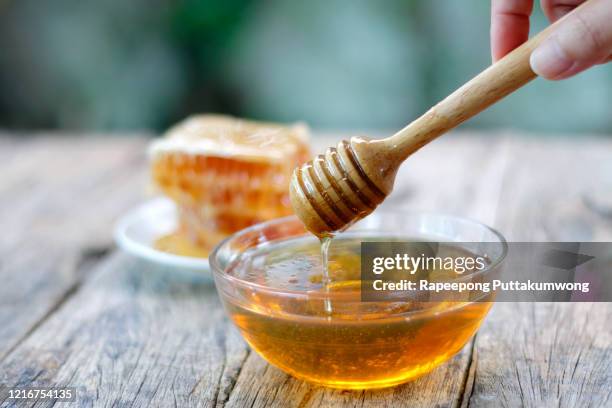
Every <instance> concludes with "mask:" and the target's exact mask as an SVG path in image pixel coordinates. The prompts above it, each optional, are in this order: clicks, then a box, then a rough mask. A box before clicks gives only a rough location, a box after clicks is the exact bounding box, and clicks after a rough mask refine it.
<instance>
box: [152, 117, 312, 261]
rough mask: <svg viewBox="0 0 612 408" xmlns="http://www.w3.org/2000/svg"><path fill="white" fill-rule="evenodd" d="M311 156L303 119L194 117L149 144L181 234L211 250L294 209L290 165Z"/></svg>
mask: <svg viewBox="0 0 612 408" xmlns="http://www.w3.org/2000/svg"><path fill="white" fill-rule="evenodd" d="M309 157H310V151H309V147H308V130H307V128H306V127H305V126H304V125H300V124H297V125H293V126H281V125H278V124H272V123H263V122H254V121H247V120H241V119H236V118H231V117H227V116H219V115H198V116H193V117H190V118H188V119H186V120H185V121H183V122H181V123H179V124H178V125H176V126H174V127H173V128H171V129H170V130H169V131H168V132H167V133H166V135H165V136H164V137H163V138H161V139H158V140H156V141H154V142H153V143H152V144H151V147H150V162H151V172H152V178H153V183H154V185H155V186H156V187H157V188H158V189H159V190H160V191H161V192H162V193H163V194H165V195H166V196H168V197H169V198H171V199H172V200H173V201H174V202H175V203H176V205H177V208H178V213H179V231H177V234H176V235H178V236H180V237H183V238H185V239H187V240H188V241H189V242H190V243H191V244H193V245H196V246H197V247H198V248H200V249H202V250H203V252H202V253H206V252H208V251H210V250H211V249H212V248H213V247H214V246H215V245H216V244H217V243H218V242H219V241H220V240H221V239H223V238H225V237H226V236H228V235H229V234H232V233H234V232H236V231H238V230H240V229H243V228H245V227H248V226H250V225H252V224H255V223H258V222H261V221H265V220H269V219H272V218H277V217H281V216H284V215H288V214H291V206H290V203H289V193H288V191H289V181H290V177H291V173H292V171H293V169H294V168H295V167H296V166H298V165H300V164H301V163H303V162H305V161H306V160H307V159H308V158H309Z"/></svg>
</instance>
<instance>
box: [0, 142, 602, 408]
mask: <svg viewBox="0 0 612 408" xmlns="http://www.w3.org/2000/svg"><path fill="white" fill-rule="evenodd" d="M318 144H319V146H320V147H321V148H322V147H323V146H327V145H329V144H333V141H331V140H330V139H321V140H319V141H318ZM66 152H68V153H67V154H66ZM611 153H612V141H609V140H605V139H591V138H588V139H584V140H581V141H578V142H576V141H570V140H558V139H548V140H541V139H538V140H536V141H530V140H528V139H521V138H519V137H517V135H516V134H510V133H498V134H496V135H491V134H487V135H469V134H461V133H459V134H456V135H453V136H449V137H448V138H444V139H442V140H439V141H436V142H434V143H432V144H431V145H429V146H427V147H426V148H424V149H422V150H421V151H420V152H419V154H417V155H415V156H413V158H412V159H411V160H409V161H408V162H407V163H406V165H405V166H404V167H402V169H401V170H400V172H399V174H398V178H397V181H398V184H397V185H396V189H395V191H394V193H393V194H392V195H391V196H390V199H389V202H387V203H385V204H384V206H387V207H395V208H397V207H399V208H403V209H407V210H414V211H417V210H427V211H438V212H444V213H451V214H457V215H461V216H467V217H471V218H476V219H479V220H481V221H483V222H486V223H489V224H494V225H495V226H497V228H499V229H500V230H501V231H502V232H503V233H504V234H506V236H508V237H509V238H511V239H515V240H519V239H520V240H538V239H539V240H549V239H554V238H558V239H561V240H562V239H569V238H572V239H585V240H589V239H592V240H610V234H611V231H612V220H611V219H610V218H609V216H608V215H606V214H607V212H606V209H605V208H604V207H605V202H606V200H605V197H604V199H603V200H602V199H601V197H602V194H601V190H602V186H608V185H610V186H612V162H611V161H610V160H609V157H610V154H611ZM43 162H44V163H47V164H46V167H44V169H45V170H42V168H43V167H41V166H42V164H41V163H43ZM0 166H2V167H0V168H1V169H2V171H3V177H2V178H0V198H1V200H0V207H1V208H2V210H3V211H0V221H1V222H2V225H3V227H4V225H7V226H8V229H6V231H11V234H4V235H3V236H1V237H0V255H2V257H1V258H0V278H1V279H2V282H3V285H0V356H3V357H0V384H8V385H30V384H47V385H49V384H53V385H73V386H77V387H79V403H78V404H77V405H78V406H128V405H130V406H143V407H149V406H164V407H165V406H220V407H222V406H228V407H242V406H255V407H263V406H283V407H322V406H325V407H328V406H338V407H353V406H363V407H373V406H376V407H378V406H389V407H391V406H416V407H419V406H422V407H429V406H441V407H459V406H461V407H467V406H476V407H480V406H485V407H488V406H508V407H518V406H534V407H541V406H568V407H571V406H609V405H610V401H612V397H611V396H610V390H609V389H610V387H609V384H611V383H612V365H611V362H612V355H611V350H612V338H611V337H612V334H611V333H610V331H609V328H610V327H612V311H611V305H610V304H497V305H495V306H494V308H493V310H492V312H491V313H490V315H489V316H488V317H487V319H486V321H485V324H484V325H483V327H482V329H481V330H480V332H479V334H478V335H477V337H476V339H475V341H474V342H471V343H470V344H468V345H467V346H466V348H464V349H463V350H462V351H461V353H460V354H459V355H458V356H456V357H455V358H454V359H452V360H451V361H449V362H448V363H447V364H444V365H443V366H441V367H439V368H438V369H436V370H435V371H434V372H432V373H431V374H430V375H427V376H425V377H422V378H421V379H419V380H417V381H415V382H412V383H409V384H406V385H403V386H400V387H396V388H393V389H388V390H380V391H363V392H346V391H337V390H330V389H325V388H321V387H314V386H311V385H309V384H307V383H304V382H301V381H298V380H296V379H293V378H292V377H290V376H288V375H286V374H284V373H283V372H281V371H279V370H278V369H276V368H274V367H271V366H269V365H268V364H267V363H265V362H264V361H263V360H262V359H261V358H260V357H259V356H258V355H256V354H255V353H252V352H250V351H249V349H248V347H247V346H246V345H245V344H244V342H243V341H242V340H241V338H240V336H239V334H238V333H237V332H236V330H235V329H234V328H233V327H232V325H231V324H229V322H228V321H227V319H226V317H225V314H224V313H223V310H222V308H221V305H220V303H219V301H218V299H217V297H216V295H215V291H214V288H213V286H212V285H211V283H210V281H207V280H206V279H204V278H203V277H202V276H198V275H187V274H180V273H177V272H176V271H169V270H166V269H164V268H161V267H159V266H154V265H151V264H149V263H146V262H141V261H138V260H135V259H133V258H131V257H129V256H127V255H124V254H121V253H118V252H115V251H112V250H111V249H110V248H112V247H111V241H110V233H111V229H110V226H111V224H112V219H113V217H116V216H117V215H119V214H121V213H122V212H123V211H125V210H127V209H129V207H130V206H131V205H133V204H134V203H136V202H138V201H139V200H141V199H142V197H143V194H142V192H143V190H144V188H145V186H146V177H145V172H146V168H145V158H144V141H143V140H142V139H136V140H124V139H98V138H94V139H79V140H77V139H70V138H60V139H59V140H57V139H52V138H47V137H44V136H43V137H39V138H34V139H26V140H23V141H22V140H16V139H2V138H0ZM610 191H612V188H611V189H610ZM593 202H597V203H599V204H598V205H593ZM601 203H604V207H602V205H600V204H601ZM15 207H16V209H15V211H14V212H11V213H9V212H7V211H6V210H7V209H12V208H15ZM89 208H95V209H96V211H94V212H92V211H90V210H89ZM611 213H612V212H611ZM60 232H64V233H60ZM8 405H9V404H8V401H4V402H2V401H0V406H8ZM41 405H43V406H44V405H45V404H41Z"/></svg>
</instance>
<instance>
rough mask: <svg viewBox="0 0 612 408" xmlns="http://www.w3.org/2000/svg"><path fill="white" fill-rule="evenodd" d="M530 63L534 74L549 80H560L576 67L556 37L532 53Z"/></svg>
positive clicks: (549, 39)
mask: <svg viewBox="0 0 612 408" xmlns="http://www.w3.org/2000/svg"><path fill="white" fill-rule="evenodd" d="M529 63H530V65H531V69H533V72H535V73H536V74H538V75H539V76H541V77H544V78H547V79H556V78H559V77H560V76H562V75H563V73H565V72H567V71H569V70H570V69H571V68H572V66H573V65H574V62H573V61H572V60H570V59H569V58H568V57H567V55H566V54H565V53H564V52H563V49H561V47H560V46H559V43H558V42H557V39H556V38H555V37H554V36H553V37H550V38H548V39H547V40H546V41H544V42H543V43H542V44H540V46H539V47H538V48H536V49H535V50H534V51H533V52H532V53H531V56H530V57H529Z"/></svg>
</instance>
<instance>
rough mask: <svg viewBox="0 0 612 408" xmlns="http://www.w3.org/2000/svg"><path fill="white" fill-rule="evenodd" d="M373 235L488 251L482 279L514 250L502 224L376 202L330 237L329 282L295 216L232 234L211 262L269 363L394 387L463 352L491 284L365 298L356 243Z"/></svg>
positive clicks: (355, 385) (351, 384)
mask: <svg viewBox="0 0 612 408" xmlns="http://www.w3.org/2000/svg"><path fill="white" fill-rule="evenodd" d="M372 240H374V241H376V240H379V241H380V240H393V241H421V242H422V241H434V242H447V243H452V245H456V246H457V248H458V249H461V250H463V251H469V252H470V253H471V254H474V255H481V256H486V257H487V259H488V260H489V262H488V264H487V266H486V268H485V269H483V270H480V271H478V272H475V273H474V274H472V275H471V277H472V278H473V277H474V275H478V276H477V277H476V278H477V279H478V280H481V281H482V280H488V279H489V278H490V277H492V276H496V275H497V273H498V272H499V270H500V269H501V266H502V263H503V260H504V257H505V255H506V250H507V247H506V242H505V240H504V238H503V237H502V236H501V235H500V234H499V233H498V232H496V231H495V230H493V229H491V228H489V227H487V226H485V225H483V224H481V223H478V222H476V221H471V220H467V219H462V218H456V217H451V216H445V215H436V214H411V213H406V212H402V211H383V210H377V211H376V213H374V214H372V215H370V216H369V217H367V218H366V219H364V220H362V221H360V222H359V223H357V224H355V225H354V226H352V227H351V228H350V229H349V230H347V231H345V232H343V233H342V234H339V235H338V236H337V237H335V238H334V240H333V241H332V245H331V249H330V270H332V272H330V273H331V274H332V284H330V285H329V286H328V287H327V288H325V287H324V286H323V285H322V283H321V279H320V275H318V274H317V273H316V269H317V264H316V259H317V257H318V256H319V255H320V254H319V253H318V252H317V251H318V249H319V248H320V246H319V242H318V240H317V239H316V238H315V237H313V236H312V235H311V234H309V233H308V232H307V231H306V230H305V229H304V227H303V225H302V223H301V222H300V221H299V220H298V218H296V217H294V216H292V217H286V218H281V219H277V220H273V221H269V222H266V223H262V224H258V225H255V226H253V227H250V228H247V229H245V230H243V231H240V232H238V233H236V234H235V235H233V236H231V237H229V238H228V239H226V240H225V241H223V242H221V243H220V244H219V245H218V246H217V248H216V249H215V250H214V251H213V252H212V254H211V255H210V265H211V269H212V271H213V276H214V279H215V284H216V287H217V292H218V294H219V297H220V298H221V301H222V303H223V306H224V308H225V310H226V311H227V313H228V315H229V316H230V318H231V319H232V321H233V322H234V324H235V325H236V326H237V327H238V329H239V331H240V332H241V334H242V336H243V337H244V339H245V340H246V341H247V343H248V344H249V345H250V346H251V347H252V348H253V350H255V351H256V352H257V353H259V354H260V355H261V356H262V357H263V358H264V359H266V360H267V361H268V362H269V363H270V364H272V365H274V366H276V367H278V368H280V369H281V370H283V371H285V372H287V373H289V374H291V375H293V376H294V377H297V378H300V379H303V380H306V381H309V382H312V383H316V384H319V385H324V386H328V387H333V388H341V389H369V388H383V387H390V386H394V385H397V384H401V383H404V382H406V381H409V380H412V379H414V378H417V377H419V376H421V375H423V374H425V373H427V372H429V371H431V370H432V369H433V368H434V367H436V366H438V365H439V364H441V363H443V362H444V361H446V360H448V359H450V358H451V357H452V356H453V355H455V354H456V353H458V352H459V351H460V350H461V349H462V347H463V346H464V345H465V344H466V343H467V342H468V341H469V340H470V338H471V337H472V336H473V335H474V333H475V332H476V330H477V329H478V327H479V326H480V324H481V323H482V321H483V319H484V317H485V316H486V314H487V313H488V311H489V309H490V306H491V301H492V299H493V294H492V293H471V294H470V296H469V297H468V298H467V299H464V300H453V301H448V300H445V301H441V300H438V301H432V300H429V301H425V302H423V301H420V302H416V301H410V300H405V301H401V300H399V301H398V299H390V300H388V301H375V302H372V301H370V302H364V301H362V299H361V296H360V284H359V283H360V280H359V279H360V278H359V277H360V275H359V273H358V272H356V271H358V270H360V265H359V264H360V262H359V259H360V258H359V245H358V243H359V242H361V241H372ZM347 248H348V250H347ZM351 251H352V252H351ZM305 254H306V255H305ZM347 254H348V255H347ZM304 259H305V261H304ZM269 265H272V266H278V265H281V266H283V267H282V268H280V269H279V268H278V267H276V268H272V267H271V266H269ZM310 266H311V269H312V271H311V270H309V267H310ZM332 266H333V267H332ZM319 269H320V268H319ZM465 278H466V276H463V277H462V279H465Z"/></svg>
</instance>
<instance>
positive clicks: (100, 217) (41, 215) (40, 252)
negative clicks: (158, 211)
mask: <svg viewBox="0 0 612 408" xmlns="http://www.w3.org/2000/svg"><path fill="white" fill-rule="evenodd" d="M0 146H1V148H0V174H2V177H0V225H2V231H3V233H2V234H1V235H0V279H1V281H2V285H0V359H1V358H2V356H4V355H6V354H7V353H8V352H10V351H11V350H12V348H13V347H15V345H16V344H17V343H18V342H19V341H20V340H21V339H23V338H24V337H25V336H27V335H28V334H29V333H30V332H31V331H32V330H33V329H34V328H35V327H36V326H37V325H38V324H39V322H41V321H42V320H44V318H45V317H46V316H47V315H48V314H49V313H51V312H52V311H53V310H54V309H55V308H56V307H57V306H58V305H60V304H61V303H62V302H63V301H64V299H65V298H66V297H68V296H70V294H71V293H73V292H74V291H75V290H76V289H77V288H78V285H79V283H80V281H81V279H82V277H83V275H84V274H86V273H87V266H88V264H89V263H91V262H92V261H95V260H96V259H97V258H99V257H100V256H101V255H103V254H104V253H105V251H108V250H110V248H111V245H112V240H111V229H110V228H109V226H110V225H111V224H112V220H113V219H114V218H115V217H117V216H119V215H120V214H121V213H122V212H123V211H125V208H126V207H128V206H129V205H131V204H133V203H135V202H137V201H138V200H140V199H141V197H142V193H141V192H142V189H139V188H138V189H135V188H134V186H135V185H136V184H141V183H142V182H141V181H140V180H141V179H143V177H144V175H145V169H144V167H143V162H144V161H143V159H144V154H143V140H142V139H133V138H132V139H114V138H113V139H99V138H97V139H84V138H73V137H52V138H49V137H45V136H39V137H34V138H26V139H24V138H20V139H17V138H1V139H0Z"/></svg>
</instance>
